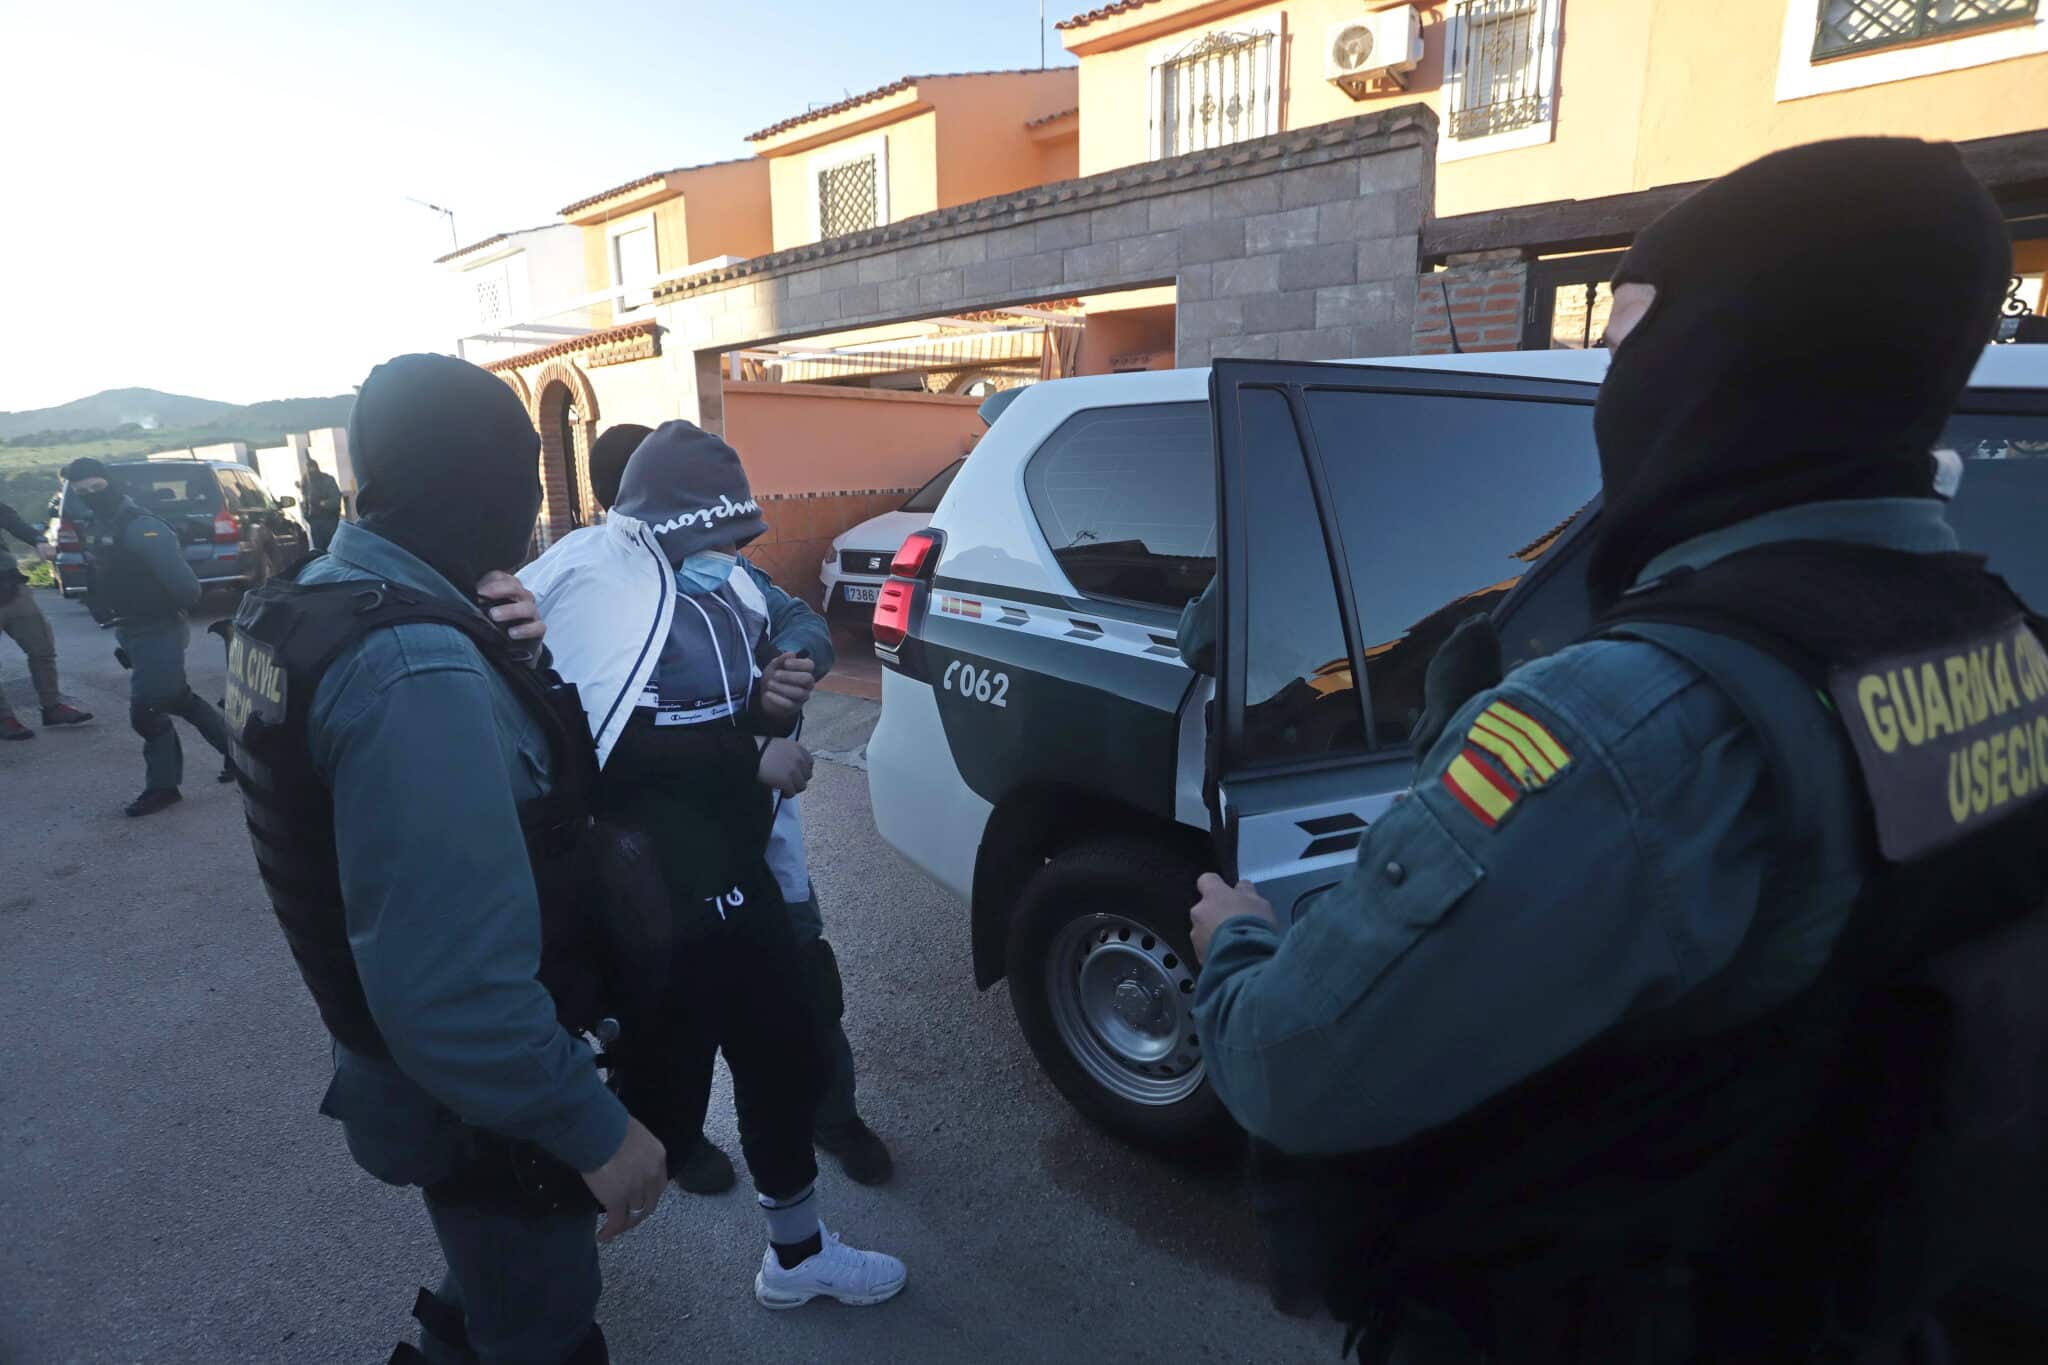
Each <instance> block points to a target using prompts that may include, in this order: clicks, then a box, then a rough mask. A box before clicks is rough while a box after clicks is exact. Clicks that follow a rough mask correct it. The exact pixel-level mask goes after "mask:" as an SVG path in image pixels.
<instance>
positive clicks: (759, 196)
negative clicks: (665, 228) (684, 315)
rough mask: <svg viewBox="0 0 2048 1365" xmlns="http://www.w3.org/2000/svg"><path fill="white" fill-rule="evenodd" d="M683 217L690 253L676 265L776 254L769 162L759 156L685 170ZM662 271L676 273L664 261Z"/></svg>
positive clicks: (664, 259) (683, 180) (683, 176)
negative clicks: (723, 258) (770, 205)
mask: <svg viewBox="0 0 2048 1365" xmlns="http://www.w3.org/2000/svg"><path fill="white" fill-rule="evenodd" d="M679 178H680V179H681V180H682V182H683V215H684V217H685V218H686V219H687V220H688V222H689V240H688V245H689V252H690V254H689V255H687V256H684V257H681V258H679V259H678V260H677V261H676V262H675V265H676V266H685V265H689V264H690V263H691V262H693V261H708V260H711V259H712V258H713V257H716V256H740V257H747V256H761V255H765V254H767V253H768V252H770V251H772V250H774V249H775V233H774V226H773V223H772V221H771V219H770V216H769V203H768V163H767V162H766V161H763V160H761V158H759V157H749V158H747V159H746V160H744V161H732V162H727V163H726V164H724V165H720V166H700V167H698V168H697V169H695V170H691V171H686V172H684V173H683V175H682V176H681V177H679ZM661 268H662V269H663V270H669V269H673V268H674V267H672V266H670V265H669V264H668V261H667V258H666V257H664V258H663V262H662V267H661Z"/></svg>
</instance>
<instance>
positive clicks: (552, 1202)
mask: <svg viewBox="0 0 2048 1365" xmlns="http://www.w3.org/2000/svg"><path fill="white" fill-rule="evenodd" d="M426 1194H427V1198H429V1199H431V1200H433V1201H434V1202H436V1203H438V1204H446V1205H449V1206H451V1207H455V1208H471V1209H480V1210H483V1211H484V1212H487V1213H501V1214H519V1215H526V1216H532V1215H552V1214H562V1215H567V1214H579V1213H581V1214H587V1213H596V1212H598V1203H597V1197H596V1196H595V1195H593V1194H591V1192H590V1187H589V1186H588V1185H586V1184H584V1183H583V1177H582V1175H580V1174H579V1173H578V1172H577V1171H576V1170H575V1169H574V1168H573V1167H571V1166H570V1165H569V1163H567V1162H566V1161H563V1160H561V1159H560V1158H559V1157H555V1156H551V1155H549V1154H548V1152H547V1151H546V1150H545V1149H544V1148H542V1147H540V1146H539V1145H538V1144H536V1143H532V1142H523V1141H520V1140H517V1139H514V1138H508V1137H503V1136H501V1135H499V1134H497V1133H491V1132H486V1131H485V1130H483V1129H481V1128H477V1129H472V1130H471V1131H470V1134H469V1141H468V1143H467V1145H466V1147H465V1149H464V1151H463V1153H462V1155H461V1157H460V1158H458V1159H457V1161H456V1163H455V1169H453V1170H452V1171H450V1172H449V1173H448V1174H447V1175H445V1176H443V1177H441V1178H440V1179H439V1180H437V1181H435V1182H434V1183H433V1184H431V1185H429V1186H427V1187H426Z"/></svg>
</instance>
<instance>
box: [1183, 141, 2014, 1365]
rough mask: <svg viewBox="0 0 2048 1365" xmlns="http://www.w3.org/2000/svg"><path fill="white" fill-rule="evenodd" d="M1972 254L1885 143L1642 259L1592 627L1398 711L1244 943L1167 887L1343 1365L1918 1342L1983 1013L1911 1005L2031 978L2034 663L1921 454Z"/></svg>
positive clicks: (1796, 1356)
mask: <svg viewBox="0 0 2048 1365" xmlns="http://www.w3.org/2000/svg"><path fill="white" fill-rule="evenodd" d="M2009 263H2010V249H2009V246H2008V243H2007V240H2006V237H2005V232H2004V229H2003V226H2002V224H2001V221H2000V217H1999V214H1998V211H1997V208H1996V206H1995V205H1994V203H1993V202H1992V200H1991V198H1990V196H1989V195H1988V194H1986V193H1985V191H1984V190H1983V188H1982V187H1981V186H1979V185H1978V184H1977V183H1976V182H1975V181H1974V180H1973V179H1972V178H1971V176H1970V175H1969V173H1968V172H1967V171H1966V170H1965V168H1964V166H1963V164H1962V161H1961V159H1960V157H1959V156H1958V155H1957V153H1956V151H1955V150H1954V149H1953V148H1952V147H1949V146H1946V145H1941V144H1932V143H1924V142H1918V141H1910V140H1903V139H1855V140H1848V141H1839V142H1830V143H1820V144H1815V145H1812V146H1806V147H1799V148H1795V149H1792V150H1789V151H1783V152H1779V153H1775V154H1773V155H1771V156H1767V157H1765V158H1763V159H1762V160H1760V161H1757V162H1755V163H1753V164H1751V165H1749V166H1746V167H1744V168H1743V169H1741V170H1738V171H1736V172H1734V173H1732V174H1730V175H1728V176H1726V177H1724V178H1723V179H1721V180H1719V181H1717V182H1715V183H1714V184H1712V185H1710V186H1708V187H1707V188H1705V189H1703V190H1701V191H1699V192H1698V193H1696V194H1694V195H1693V196H1692V197H1690V198H1689V199H1687V200H1686V201H1685V202H1684V203H1682V204H1681V205H1679V206H1678V207H1677V208H1675V209H1673V210H1672V211H1671V212H1670V213H1668V214H1666V215H1665V216H1664V217H1663V218H1662V219H1660V220H1659V221H1658V222H1657V223H1655V224H1653V225H1652V226H1651V227H1649V228H1648V229H1646V230H1645V231H1644V232H1643V233H1642V234H1641V236H1640V237H1639V238H1638V240H1637V241H1636V243H1635V245H1634V246H1633V247H1632V248H1631V249H1630V250H1629V252H1628V253H1627V255H1626V256H1625V257H1624V259H1623V260H1622V262H1621V266H1620V268H1619V270H1618V271H1617V273H1616V275H1615V293H1614V311H1613V318H1612V321H1611V322H1610V324H1609V328H1608V344H1609V345H1610V346H1611V347H1612V348H1613V350H1614V357H1613V363H1612V368H1611V369H1610V372H1609V374H1608V377H1607V380H1606V382H1605V384H1604V386H1603V387H1602V390H1601V393H1600V397H1599V402H1598V407H1597V411H1596V416H1595V429H1596V433H1597V436H1598V440H1599V446H1600V459H1601V467H1602V471H1603V476H1604V481H1605V512H1604V514H1603V516H1602V518H1601V520H1600V522H1599V524H1598V526H1597V527H1596V534H1597V541H1596V547H1595V550H1594V554H1593V559H1592V568H1591V582H1592V592H1593V594H1594V597H1595V610H1596V612H1598V613H1600V615H1599V619H1598V620H1597V621H1596V623H1595V626H1594V629H1593V631H1592V634H1591V636H1590V637H1589V638H1588V639H1586V640H1585V641H1583V642H1581V643H1579V644H1577V645H1574V646H1571V647H1569V648H1566V649H1564V650H1562V651H1560V652H1559V653H1557V654H1555V655H1553V656H1551V657H1549V658H1546V659H1542V660H1539V661H1536V662H1534V663H1530V664H1528V665H1525V666H1523V667H1521V668H1519V669H1517V670H1516V671H1515V672H1514V673H1513V674H1511V675H1510V676H1508V677H1507V678H1505V679H1497V678H1496V679H1494V680H1492V685H1490V686H1481V687H1479V689H1478V690H1477V692H1476V693H1474V694H1472V695H1469V696H1465V697H1462V698H1459V697H1452V698H1449V699H1448V704H1446V705H1444V706H1443V707H1441V708H1438V707H1437V706H1435V705H1434V702H1435V701H1437V700H1442V699H1439V698H1433V699H1432V701H1433V705H1432V712H1440V714H1441V715H1442V716H1443V717H1444V718H1445V722H1446V723H1444V724H1443V725H1442V728H1441V729H1440V731H1439V732H1438V733H1436V734H1434V735H1424V736H1421V737H1419V742H1418V759H1419V762H1418V766H1417V769H1416V774H1415V781H1414V786H1413V789H1412V791H1411V792H1410V793H1409V795H1408V796H1407V798H1406V799H1405V800H1403V801H1401V802H1400V803H1398V804H1397V805H1395V806H1394V807H1393V808H1392V809H1391V810H1390V811H1389V812H1388V813H1387V814H1386V815H1385V816H1384V817H1382V818H1381V819H1380V820H1379V821H1378V822H1377V823H1375V824H1374V825H1373V826H1372V828H1371V829H1370V830H1369V831H1368V832H1367V834H1366V836H1365V838H1364V840H1363V841H1362V843H1361V845H1360V848H1359V856H1358V862H1357V865H1356V868H1355V869H1354V871H1353V872H1352V873H1351V875H1350V876H1349V878H1347V880H1345V881H1344V882H1343V883H1342V884H1341V885H1339V886H1337V887H1335V888H1333V889H1331V890H1330V891H1329V892H1327V893H1324V894H1323V895H1321V896H1320V897H1317V898H1315V899H1313V900H1312V901H1311V902H1310V904H1309V905H1308V906H1306V907H1305V911H1306V913H1303V910H1302V909H1297V912H1296V916H1295V921H1294V926H1293V928H1292V929H1291V930H1289V931H1287V932H1286V933H1285V934H1284V935H1283V933H1282V932H1281V930H1280V928H1279V927H1278V924H1277V922H1276V918H1275V916H1274V914H1273V911H1272V909H1271V907H1269V906H1268V905H1267V904H1266V903H1265V902H1264V900H1262V899H1261V898H1260V897H1259V896H1258V895H1257V893H1256V892H1255V891H1253V890H1252V889H1251V888H1250V887H1249V886H1248V885H1247V886H1240V887H1237V888H1232V887H1229V886H1227V885H1225V884H1224V883H1223V882H1222V881H1220V880H1219V879H1216V878H1214V877H1209V878H1204V880H1203V883H1202V886H1201V897H1202V899H1201V902H1200V904H1198V905H1197V906H1196V907H1195V909H1194V914H1193V918H1194V943H1195V946H1196V949H1197V951H1198V952H1200V953H1201V954H1202V955H1203V957H1204V958H1205V965H1204V968H1203V973H1202V977H1201V980H1200V985H1199V989H1198V994H1197V1000H1196V1017H1197V1019H1198V1021H1199V1023H1200V1028H1201V1038H1202V1051H1203V1055H1204V1058H1205V1060H1206V1062H1207V1065H1208V1071H1209V1076H1210V1077H1211V1079H1212V1080H1213V1082H1214V1084H1215V1085H1216V1088H1217V1090H1218V1092H1219V1093H1220V1095H1221V1096H1222V1098H1223V1100H1224V1102H1225V1103H1226V1104H1227V1105H1228V1106H1229V1108H1230V1109H1231V1111H1232V1112H1233V1113H1234V1114H1235V1115H1236V1117H1237V1118H1238V1119H1239V1120H1240V1121H1242V1122H1243V1124H1244V1125H1245V1127H1246V1128H1247V1129H1249V1130H1250V1131H1251V1132H1252V1133H1253V1134H1254V1135H1255V1136H1256V1137H1258V1138H1260V1139H1263V1140H1265V1141H1266V1142H1269V1143H1271V1144H1273V1145H1274V1146H1275V1147H1277V1148H1279V1149H1281V1151H1283V1152H1285V1153H1288V1154H1290V1155H1293V1156H1296V1157H1302V1158H1309V1159H1310V1160H1309V1161H1308V1163H1307V1165H1306V1167H1305V1169H1306V1170H1308V1171H1309V1172H1310V1173H1311V1175H1310V1179H1311V1180H1312V1181H1316V1182H1320V1189H1319V1190H1318V1194H1319V1196H1320V1198H1319V1201H1318V1202H1319V1206H1320V1207H1321V1208H1322V1209H1324V1210H1326V1211H1327V1212H1328V1215H1329V1216H1328V1217H1326V1218H1325V1219H1324V1220H1323V1225H1322V1227H1321V1230H1320V1235H1319V1237H1318V1238H1317V1239H1316V1241H1317V1244H1316V1245H1315V1246H1314V1247H1312V1248H1310V1249H1309V1250H1310V1253H1311V1257H1312V1259H1315V1260H1317V1261H1319V1263H1320V1264H1321V1265H1322V1266H1323V1267H1324V1269H1325V1272H1326V1274H1327V1277H1328V1279H1329V1285H1328V1297H1329V1302H1330V1305H1331V1307H1332V1308H1333V1310H1334V1311H1335V1312H1336V1313H1337V1315H1338V1316H1339V1317H1340V1318H1341V1319H1342V1320H1344V1321H1345V1322H1347V1323H1349V1324H1350V1325H1351V1326H1352V1328H1353V1329H1354V1333H1355V1335H1354V1338H1353V1344H1354V1345H1356V1346H1357V1347H1358V1349H1359V1350H1360V1352H1361V1358H1363V1359H1367V1360H1381V1359H1389V1358H1393V1359H1409V1360H1431V1361H1436V1360H1442V1361H1478V1360H1489V1361H1524V1360H1527V1361H1544V1362H1548V1361H1591V1360H1625V1361H1629V1362H1643V1365H1661V1363H1662V1362H1692V1361H1728V1360H1772V1361H1775V1360H1807V1359H1815V1358H1818V1359H1830V1360H1833V1359H1842V1360H1851V1359H1854V1360H1866V1359H1868V1360H1877V1359H1884V1360H1891V1359H1898V1358H1903V1357H1899V1356H1897V1355H1896V1354H1887V1353H1888V1352H1891V1353H1895V1352H1897V1351H1899V1350H1901V1349H1904V1345H1905V1343H1907V1342H1908V1341H1910V1340H1915V1339H1924V1337H1925V1334H1926V1332H1927V1331H1928V1328H1927V1318H1926V1314H1927V1310H1928V1309H1929V1307H1930V1306H1931V1305H1932V1303H1933V1302H1934V1300H1935V1299H1936V1297H1937V1296H1938V1295H1939V1294H1940V1293H1941V1292H1942V1291H1943V1290H1944V1289H1945V1288H1946V1287H1947V1286H1948V1285H1949V1284H1950V1283H1952V1282H1953V1279H1954V1277H1955V1275H1956V1274H1957V1273H1959V1270H1960V1267H1961V1266H1963V1265H1965V1264H1966V1263H1967V1253H1968V1248H1967V1247H1965V1246H1962V1245H1961V1244H1960V1243H1961V1241H1962V1240H1963V1239H1961V1238H1960V1237H1959V1236H1958V1235H1957V1234H1958V1233H1959V1231H1960V1230H1962V1229H1965V1228H1968V1227H1970V1226H1973V1224H1972V1222H1971V1220H1970V1219H1969V1218H1968V1217H1967V1216H1966V1211H1965V1210H1962V1209H1960V1208H1958V1207H1956V1206H1955V1202H1954V1201H1958V1200H1965V1191H1966V1190H1967V1189H1969V1188H1970V1187H1971V1186H1972V1184H1973V1182H1975V1185H1976V1187H1977V1189H1978V1192H1979V1193H1980V1194H1981V1193H1983V1188H1984V1183H1985V1182H1984V1177H1985V1175H1986V1173H1988V1172H1989V1171H1990V1170H1991V1169H1992V1168H1993V1164H1994V1163H1990V1162H1988V1161H1986V1160H1980V1159H1978V1158H1979V1157H1981V1156H1983V1154H1984V1153H1983V1152H1982V1151H1974V1152H1973V1151H1971V1150H1966V1148H1967V1146H1968V1144H1967V1143H1965V1142H1963V1141H1962V1138H1963V1137H1964V1136H1966V1135H1967V1134H1968V1133H1969V1132H1970V1131H1971V1125H1970V1123H1969V1122H1968V1115H1967V1114H1965V1115H1963V1116H1962V1117H1961V1118H1960V1119H1955V1117H1954V1116H1950V1115H1944V1116H1942V1117H1941V1121H1940V1122H1935V1116H1936V1115H1937V1114H1938V1112H1939V1111H1938V1109H1937V1107H1936V1106H1935V1105H1933V1104H1932V1103H1931V1102H1929V1100H1928V1097H1929V1096H1933V1095H1939V1094H1948V1093H1952V1091H1951V1088H1950V1087H1947V1086H1946V1085H1945V1083H1944V1075H1945V1074H1946V1073H1945V1072H1944V1070H1943V1068H1944V1067H1947V1066H1949V1065H1951V1064H1952V1063H1955V1061H1956V1059H1957V1058H1958V1057H1960V1056H1962V1055H1963V1054H1964V1053H1965V1052H1967V1049H1966V1048H1964V1047H1962V1046H1960V1045H1959V1044H1958V1043H1957V1040H1958V1039H1960V1038H1963V1037H1966V1036H1979V1035H1972V1034H1971V1033H1970V1030H1969V1029H1968V1028H1967V1027H1966V1024H1967V1022H1968V1016H1969V1013H1970V1011H1971V1009H1972V1008H1974V1006H1973V1005H1972V1003H1971V1001H1972V1000H1973V999H1976V998H1980V997H1982V996H1983V995H1984V994H1986V993H1984V992H1970V991H1962V992H1956V993H1953V994H1952V996H1951V997H1950V998H1949V1001H1948V1005H1949V1008H1946V1009H1944V1008H1941V1007H1930V1006H1929V1005H1928V1004H1927V1001H1929V1000H1934V1001H1935V1002H1936V1005H1937V1006H1939V1005H1940V1003H1941V1000H1942V997H1941V995H1940V992H1939V990H1938V989H1937V988H1936V986H1934V985H1928V984H1927V983H1939V982H1941V981H1944V980H1950V979H1956V977H1955V972H1956V965H1955V964H1956V963H1957V962H1958V961H1962V962H1964V963H1966V964H1967V965H1971V967H1972V970H1978V971H1980V973H1981V972H1989V973H1991V974H1992V975H1994V976H1995V975H1996V974H1997V973H1998V972H2001V971H2005V972H2010V971H2012V970H2014V964H2015V963H2016V962H2018V963H2021V964H2022V965H2025V962H2026V959H2024V957H2023V955H2022V956H2021V957H2015V955H2014V951H2013V950H2011V948H2010V945H2009V943H2008V941H2007V939H2006V938H2004V937H2003V935H2005V934H2007V933H2010V932H2018V931H2020V930H2025V929H2028V928H2030V927H2031V926H2038V924H2039V919H2038V917H2031V918H2030V917H2029V916H2030V912H2032V911H2033V910H2034V908H2035V907H2037V906H2040V905H2041V904H2042V903H2043V901H2044V891H2048V870H2044V859H2048V799H2044V794H2048V656H2044V654H2043V651H2042V646H2041V632H2040V627H2039V625H2038V623H2036V622H2034V621H2033V620H2032V618H2030V616H2029V614H2028V611H2027V608H2026V607H2025V605H2024V604H2022V603H2021V602H2019V601H2018V600H2017V599H2016V598H2015V597H2014V595H2013V594H2012V592H2011V591H2010V590H2009V589H2007V588H2006V586H2005V585H2004V583H2003V582H2002V581H2001V580H1999V579H1997V578H1995V577H1993V576H1992V575H1990V574H1988V573H1986V572H1985V570H1984V566H1983V563H1982V561H1981V560H1980V559H1979V558H1977V557H1975V556H1972V555H1968V554H1964V553H1962V552H1961V551H1960V550H1959V547H1958V544H1957V540H1956V536H1955V533H1954V532H1953V531H1952V530H1951V529H1950V527H1949V524H1948V522H1947V520H1946V519H1945V517H1944V513H1943V506H1944V504H1943V503H1942V501H1941V500H1940V499H1939V498H1938V497H1937V496H1936V492H1937V471H1938V469H1939V468H1940V467H1941V465H1940V462H1939V461H1938V460H1937V458H1936V456H1935V455H1934V453H1933V450H1932V447H1933V445H1934V443H1935V441H1936V439H1937V437H1938V435H1939V433H1940V431H1941V429H1942V426H1943V423H1944V421H1945V419H1946V418H1947V416H1948V414H1949V411H1950V409H1951V407H1952V406H1953V405H1954V403H1955V401H1956V399H1957V397H1958V395H1959V394H1960V393H1961V391H1962V388H1963V386H1964V384H1965V383H1966V381H1967V380H1968V378H1969V375H1970V373H1971V369H1972V366H1973V364H1974V363H1975V361H1976V359H1977V357H1978V356H1979V354H1981V351H1982V348H1983V346H1984V345H1985V343H1986V342H1987V341H1988V340H1989V338H1990V336H1991V333H1992V327H1993V324H1994V319H1995V315H1996V313H1997V308H1998V300H1999V297H2000V293H2001V288H2002V284H2003V281H2004V279H2005V278H2006V275H2007V273H2008V270H2009ZM1484 630H1485V627H1484V625H1483V624H1482V625H1480V626H1476V627H1473V628H1472V629H1471V632H1468V633H1467V634H1466V635H1465V636H1464V638H1465V639H1466V640H1467V642H1468V644H1469V640H1470V637H1471V633H1480V634H1482V635H1483V632H1484ZM1483 653H1484V651H1483V650H1480V651H1473V652H1472V656H1475V657H1476V655H1477V654H1483ZM1457 671H1458V670H1456V669H1449V670H1443V671H1441V673H1440V674H1436V675H1433V677H1434V676H1448V675H1449V674H1453V673H1455V672H1457ZM1480 681H1482V682H1484V681H1487V680H1485V679H1481V680H1480ZM2037 737H2038V738H2037ZM2044 956H2048V955H2044ZM2030 970H2035V971H2037V972H2038V971H2040V970H2048V966H2043V967H2041V968H2032V969H2030ZM1944 973H1946V974H1947V975H1944ZM1965 974H1967V973H1965ZM2034 979H2036V980H2038V975H2036V976H2035V977H2034ZM1907 983H1916V984H1914V985H1913V987H1912V988H1911V989H1909V987H1908V984H1907ZM1916 992H1917V993H1916ZM1914 1001H1918V1002H1920V1003H1918V1004H1913V1003H1911V1002H1914ZM1998 1032H1999V1031H1998V1030H1997V1029H1995V1028H1993V1029H1989V1030H1985V1031H1984V1034H1983V1035H1981V1036H1997V1035H1998ZM1876 1040H1882V1041H1881V1042H1878V1041H1876ZM1871 1058H1878V1059H1881V1061H1880V1062H1879V1063H1878V1064H1866V1063H1868V1061H1869V1059H1871ZM1965 1069H1967V1067H1965ZM2000 1112H2001V1113H2002V1112H2003V1111H2000ZM1952 1120H1953V1121H1952ZM1937 1191H1938V1192H1939V1193H1936V1192H1937ZM1297 1259H1299V1258H1297ZM1866 1352H1872V1353H1875V1354H1864V1353H1866ZM1815 1353H1818V1354H1815Z"/></svg>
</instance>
